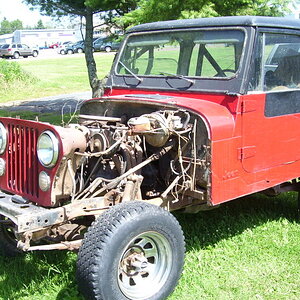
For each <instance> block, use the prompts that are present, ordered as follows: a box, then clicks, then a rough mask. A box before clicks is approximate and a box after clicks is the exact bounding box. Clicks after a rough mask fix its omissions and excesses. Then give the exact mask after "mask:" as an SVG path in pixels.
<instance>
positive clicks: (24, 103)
mask: <svg viewBox="0 0 300 300" xmlns="http://www.w3.org/2000/svg"><path fill="white" fill-rule="evenodd" d="M91 96H92V93H91V92H90V91H88V92H82V93H73V94H64V95H57V96H51V97H45V98H38V99H31V100H20V101H11V102H8V103H2V104H1V105H0V109H5V110H9V111H34V112H39V113H48V112H51V113H61V112H64V113H70V112H74V111H75V110H77V109H78V108H79V107H80V105H81V103H82V102H83V101H84V100H87V99H90V98H91Z"/></svg>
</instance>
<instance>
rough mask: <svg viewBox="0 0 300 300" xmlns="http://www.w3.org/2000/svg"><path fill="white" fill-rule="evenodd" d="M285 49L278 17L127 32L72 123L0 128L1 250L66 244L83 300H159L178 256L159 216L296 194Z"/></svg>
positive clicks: (6, 122)
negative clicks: (99, 92) (99, 88)
mask: <svg viewBox="0 0 300 300" xmlns="http://www.w3.org/2000/svg"><path fill="white" fill-rule="evenodd" d="M299 45H300V22H299V21H297V20H289V19H283V18H269V17H224V18H210V19H194V20H179V21H167V22H157V23H151V24H144V25H139V26H135V27H133V28H131V29H130V30H129V31H128V32H127V37H126V38H125V40H124V42H123V43H122V45H121V47H120V50H119V51H118V53H117V56H116V58H115V60H114V63H113V66H112V69H111V72H110V74H109V76H108V79H107V82H106V87H105V93H104V95H103V97H101V98H97V99H91V100H88V101H86V102H85V103H84V104H83V105H82V107H81V109H80V113H79V123H78V124H73V125H69V126H67V127H65V128H63V127H58V126H52V125H50V124H44V123H39V122H32V121H26V120H19V119H11V118H1V119H0V122H1V123H0V188H1V190H2V193H1V195H0V215H2V223H1V224H2V225H1V226H2V231H1V232H2V234H6V236H7V239H8V240H9V241H10V244H9V247H8V245H4V246H3V248H5V250H6V252H8V250H10V251H12V252H13V247H15V248H16V250H17V251H20V250H22V251H32V250H51V249H71V250H73V249H78V248H79V247H80V250H79V262H78V269H79V271H78V275H77V276H78V281H79V287H80V290H81V291H82V292H83V294H84V295H85V297H86V298H87V299H148V298H151V299H164V298H165V297H167V295H168V294H170V293H171V292H172V290H173V289H174V287H175V285H176V282H177V280H178V278H179V276H180V273H181V269H182V265H183V258H184V242H183V236H182V233H181V230H180V227H179V225H178V224H177V223H176V221H175V220H174V218H173V216H172V215H171V214H169V213H168V211H175V210H180V211H182V212H190V213H195V212H198V211H200V210H205V209H210V208H213V207H217V206H218V205H220V204H222V203H224V202H227V201H230V200H233V199H236V198H239V197H242V196H245V195H249V194H252V193H256V192H262V193H265V194H269V195H276V194H278V193H280V192H284V191H290V190H295V191H297V190H298V189H299V186H298V181H297V178H298V177H299V175H300V160H299V158H300V150H299V136H300V126H299V125H300V118H299V116H300V115H299V113H300V104H299V103H300V101H299V99H300V98H299V97H300V90H299V88H300V85H299V84H300V73H299V63H300V53H299ZM5 230H6V231H5ZM84 233H85V235H84ZM8 254H9V253H8ZM108 266H109V267H108ZM108 268H111V269H110V270H108ZM108 274H109V275H108ZM108 286H109V287H111V289H109V288H108Z"/></svg>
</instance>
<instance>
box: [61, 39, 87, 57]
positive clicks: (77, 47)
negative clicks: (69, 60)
mask: <svg viewBox="0 0 300 300" xmlns="http://www.w3.org/2000/svg"><path fill="white" fill-rule="evenodd" d="M64 51H65V53H64V54H74V53H83V52H84V41H78V42H76V43H74V44H69V45H68V46H67V47H66V48H65V50H64Z"/></svg>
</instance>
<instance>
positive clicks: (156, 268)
mask: <svg viewBox="0 0 300 300" xmlns="http://www.w3.org/2000/svg"><path fill="white" fill-rule="evenodd" d="M171 266H172V248H171V246H170V243H169V242H168V240H167V239H166V238H165V237H164V236H163V235H161V234H159V233H157V232H152V231H149V232H145V233H142V234H140V235H138V236H137V237H135V238H134V239H132V240H131V241H130V243H129V244H128V245H127V246H126V248H125V249H124V251H123V254H122V257H121V259H120V262H119V268H118V284H119V287H120V290H121V291H122V293H123V294H124V295H125V296H126V297H128V298H129V299H134V300H138V299H146V298H149V297H151V296H153V295H154V294H156V293H157V292H158V291H159V290H160V289H161V288H162V287H163V285H164V284H165V283H166V280H167V278H168V276H169V275H170V272H171Z"/></svg>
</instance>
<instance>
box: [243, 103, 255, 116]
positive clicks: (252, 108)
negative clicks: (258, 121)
mask: <svg viewBox="0 0 300 300" xmlns="http://www.w3.org/2000/svg"><path fill="white" fill-rule="evenodd" d="M251 111H256V101H255V100H244V101H243V102H242V103H241V113H242V114H243V113H247V112H251Z"/></svg>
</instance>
